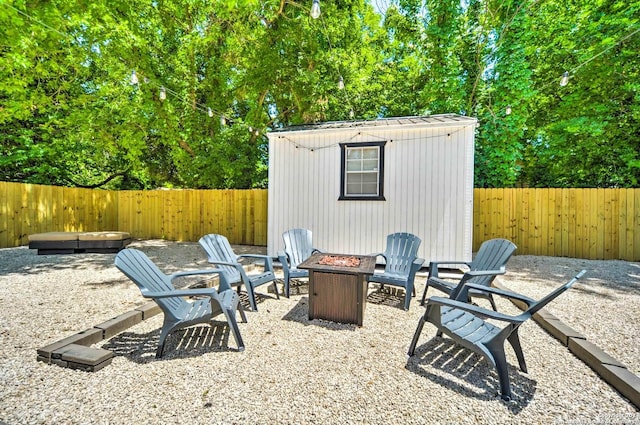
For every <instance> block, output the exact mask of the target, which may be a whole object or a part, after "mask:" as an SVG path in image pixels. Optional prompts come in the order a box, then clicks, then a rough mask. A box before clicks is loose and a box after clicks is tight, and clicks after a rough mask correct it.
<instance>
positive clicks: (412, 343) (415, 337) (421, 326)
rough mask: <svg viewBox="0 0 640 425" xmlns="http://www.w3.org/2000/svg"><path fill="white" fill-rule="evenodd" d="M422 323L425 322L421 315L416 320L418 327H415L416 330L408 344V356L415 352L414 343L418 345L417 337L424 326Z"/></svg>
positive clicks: (418, 337)
mask: <svg viewBox="0 0 640 425" xmlns="http://www.w3.org/2000/svg"><path fill="white" fill-rule="evenodd" d="M424 323H425V320H424V317H421V318H420V320H419V321H418V327H416V331H415V333H414V334H413V339H412V340H411V345H409V351H408V352H407V354H408V355H409V356H413V354H414V353H415V352H416V345H418V339H420V334H421V333H422V328H423V327H424Z"/></svg>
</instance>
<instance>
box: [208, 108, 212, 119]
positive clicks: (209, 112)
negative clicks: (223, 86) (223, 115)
mask: <svg viewBox="0 0 640 425" xmlns="http://www.w3.org/2000/svg"><path fill="white" fill-rule="evenodd" d="M207 115H209V117H212V116H213V111H212V110H211V108H207Z"/></svg>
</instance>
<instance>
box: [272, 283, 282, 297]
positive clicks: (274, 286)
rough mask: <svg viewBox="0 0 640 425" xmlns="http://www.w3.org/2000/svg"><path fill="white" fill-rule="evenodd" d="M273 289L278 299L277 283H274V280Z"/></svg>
mask: <svg viewBox="0 0 640 425" xmlns="http://www.w3.org/2000/svg"><path fill="white" fill-rule="evenodd" d="M273 290H274V291H275V293H276V299H280V293H279V292H278V285H277V284H276V281H275V280H274V281H273Z"/></svg>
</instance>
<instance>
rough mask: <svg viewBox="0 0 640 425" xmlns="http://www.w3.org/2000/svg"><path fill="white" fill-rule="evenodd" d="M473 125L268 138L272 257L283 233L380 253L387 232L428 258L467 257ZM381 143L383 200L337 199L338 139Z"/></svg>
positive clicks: (338, 248)
mask: <svg viewBox="0 0 640 425" xmlns="http://www.w3.org/2000/svg"><path fill="white" fill-rule="evenodd" d="M473 131H474V130H473V126H470V125H466V126H460V127H450V126H443V127H428V128H408V129H403V128H402V127H400V128H394V129H384V128H382V129H380V128H376V129H366V131H362V132H358V130H357V129H350V130H347V131H342V132H336V131H333V132H323V131H321V130H318V131H314V132H305V133H304V134H296V133H295V132H288V133H285V134H278V133H272V134H270V135H269V139H270V140H269V142H270V143H269V218H268V220H269V224H268V237H267V241H268V242H267V245H268V246H267V249H268V252H269V254H270V255H275V254H276V253H277V251H279V250H282V249H283V243H282V236H281V235H282V233H283V232H284V231H285V230H287V229H290V228H295V227H302V228H307V229H310V230H312V231H313V238H314V245H315V246H316V247H318V248H320V249H322V250H325V251H329V252H336V253H351V254H369V253H373V252H380V251H382V250H384V248H385V243H386V236H387V235H388V234H389V233H393V232H399V231H406V232H410V233H414V234H416V235H418V236H419V237H420V238H421V239H422V241H423V243H422V245H421V250H420V256H421V257H423V258H425V259H426V260H427V261H434V260H464V261H468V260H470V259H471V237H472V214H473V205H472V203H473ZM381 140H386V141H387V143H386V145H385V169H384V196H385V198H386V200H385V201H338V197H339V194H340V171H341V170H340V147H339V143H343V142H371V141H381Z"/></svg>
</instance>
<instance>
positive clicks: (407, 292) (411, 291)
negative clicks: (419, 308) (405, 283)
mask: <svg viewBox="0 0 640 425" xmlns="http://www.w3.org/2000/svg"><path fill="white" fill-rule="evenodd" d="M409 285H410V286H411V288H406V289H405V294H404V311H408V310H409V304H410V303H411V295H413V296H414V297H415V296H416V288H415V287H414V286H413V284H411V283H409Z"/></svg>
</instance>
